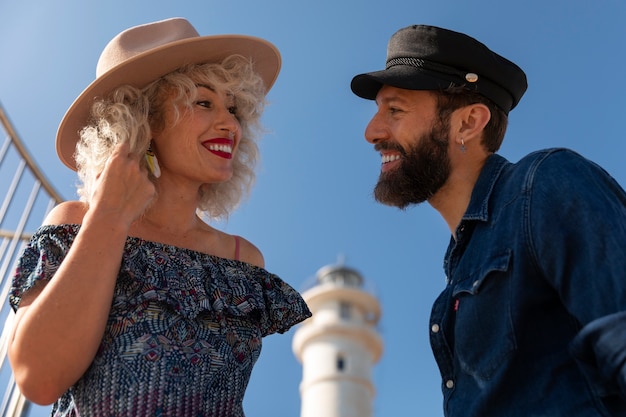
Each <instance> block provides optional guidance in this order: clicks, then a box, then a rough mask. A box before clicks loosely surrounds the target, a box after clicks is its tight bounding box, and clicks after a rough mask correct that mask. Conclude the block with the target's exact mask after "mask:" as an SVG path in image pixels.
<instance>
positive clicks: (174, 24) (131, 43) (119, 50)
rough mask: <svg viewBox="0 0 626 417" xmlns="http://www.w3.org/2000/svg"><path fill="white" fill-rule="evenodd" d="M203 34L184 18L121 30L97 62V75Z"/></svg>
mask: <svg viewBox="0 0 626 417" xmlns="http://www.w3.org/2000/svg"><path fill="white" fill-rule="evenodd" d="M199 36H200V35H199V34H198V32H197V31H196V29H195V28H194V27H193V26H192V25H191V23H189V22H188V21H187V20H186V19H183V18H172V19H166V20H161V21H159V22H154V23H148V24H145V25H139V26H135V27H132V28H130V29H127V30H125V31H123V32H121V33H119V34H118V35H117V36H116V37H114V38H113V39H111V41H110V42H109V43H108V44H107V46H105V48H104V50H103V51H102V54H100V59H99V60H98V65H97V66H96V77H100V76H101V75H102V74H104V73H106V72H107V71H109V70H111V69H113V68H115V67H116V66H118V65H120V64H122V63H123V62H125V61H127V60H129V59H131V58H133V57H135V56H137V55H140V54H142V53H144V52H147V51H150V50H153V49H155V48H159V47H161V46H163V45H167V44H170V43H173V42H176V41H180V40H183V39H189V38H196V37H199Z"/></svg>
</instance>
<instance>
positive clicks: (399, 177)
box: [374, 122, 450, 209]
mask: <svg viewBox="0 0 626 417" xmlns="http://www.w3.org/2000/svg"><path fill="white" fill-rule="evenodd" d="M449 131H450V129H449V123H447V122H439V123H436V124H435V126H433V128H432V129H431V130H430V132H428V133H425V134H423V135H422V136H421V137H420V138H419V139H417V140H416V141H415V143H413V144H412V145H411V147H410V148H409V149H408V151H405V150H404V149H403V148H402V147H400V146H399V145H394V144H387V143H385V142H382V143H380V144H379V145H377V146H376V149H377V150H381V149H394V150H397V151H398V152H400V154H401V155H402V158H401V159H400V165H399V166H398V167H397V168H395V169H393V170H391V171H388V172H381V174H380V177H379V179H378V184H376V187H375V188H374V198H375V199H376V201H378V202H379V203H382V204H386V205H388V206H395V207H399V208H400V209H404V208H406V207H408V206H409V205H411V204H420V203H423V202H424V201H427V200H428V199H430V198H431V197H432V196H433V195H435V193H436V192H437V191H439V189H441V187H442V186H443V185H444V184H445V183H446V181H447V180H448V177H449V175H450V159H449V158H448V132H449Z"/></svg>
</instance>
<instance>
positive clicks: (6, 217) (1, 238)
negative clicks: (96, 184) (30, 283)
mask: <svg viewBox="0 0 626 417" xmlns="http://www.w3.org/2000/svg"><path fill="white" fill-rule="evenodd" d="M0 135H1V136H0V141H3V142H2V144H1V145H0V199H1V200H2V202H1V203H0V280H1V281H0V291H1V293H0V322H4V327H3V330H2V334H1V335H0V383H1V384H3V385H5V384H6V387H5V390H4V395H3V396H2V402H1V403H0V415H2V416H4V417H20V416H24V415H25V413H26V412H27V410H28V408H29V403H28V401H27V400H26V399H25V398H24V396H23V395H21V393H20V392H19V390H18V388H17V386H16V385H15V380H14V379H13V373H12V371H11V368H10V365H9V363H8V360H7V347H8V337H9V334H8V333H9V330H10V327H11V321H12V320H13V316H14V314H13V311H12V310H11V308H10V306H9V304H8V301H7V298H8V295H9V290H10V287H11V277H12V275H13V267H14V266H15V261H16V259H17V257H18V256H19V254H20V252H21V251H22V249H23V247H24V245H25V244H26V243H27V242H28V240H29V239H30V236H31V234H32V232H33V231H34V230H35V229H36V228H37V227H38V226H39V225H40V224H41V221H42V220H43V219H44V217H45V215H46V214H47V213H48V212H49V211H50V210H51V209H52V207H54V206H55V205H56V204H58V203H60V202H61V201H63V199H62V198H61V195H60V194H59V193H58V192H57V191H56V190H55V189H54V188H53V187H52V185H51V184H50V182H49V181H48V180H47V179H46V177H45V176H44V174H43V172H42V171H41V170H40V169H39V167H38V166H37V164H35V162H34V160H33V159H32V157H31V156H30V154H29V153H28V151H27V149H26V147H25V146H24V143H23V142H22V141H21V140H20V138H19V137H18V135H17V133H16V131H15V129H14V128H13V126H12V125H11V122H10V121H9V118H8V116H7V115H6V113H5V111H4V109H3V107H2V105H0Z"/></svg>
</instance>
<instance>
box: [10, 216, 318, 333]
mask: <svg viewBox="0 0 626 417" xmlns="http://www.w3.org/2000/svg"><path fill="white" fill-rule="evenodd" d="M79 229H80V226H79V225H59V226H42V227H41V228H40V229H39V230H38V231H37V232H36V233H35V234H34V235H33V237H32V239H31V242H30V244H29V245H28V246H27V247H26V248H25V250H24V252H23V256H22V257H21V258H20V261H19V263H18V265H17V268H16V272H15V276H14V278H13V286H12V288H11V292H10V296H9V301H10V303H11V306H12V307H13V309H17V306H18V305H19V302H20V300H21V296H22V294H23V293H24V292H25V291H27V290H28V289H30V288H31V287H32V286H33V285H35V283H36V282H37V281H40V280H44V281H48V280H50V279H52V277H53V276H54V274H55V273H56V271H57V269H58V268H59V266H60V264H61V262H62V261H63V259H64V258H65V256H66V254H67V252H68V251H69V248H70V247H71V245H72V243H73V241H74V238H75V237H76V234H77V233H78V230H79ZM154 300H157V301H160V302H164V303H166V304H168V305H170V306H171V308H173V309H174V310H175V311H176V312H178V313H179V314H180V315H182V316H184V317H186V318H188V319H194V318H196V317H197V316H198V315H200V314H201V313H202V312H205V311H206V312H215V313H221V314H226V315H229V316H234V317H243V316H258V319H259V320H260V324H261V331H262V334H263V335H264V336H265V335H268V334H272V333H275V332H278V333H284V332H285V331H287V330H289V328H290V327H292V326H293V325H294V324H296V323H299V322H301V321H302V320H304V319H306V318H307V317H309V316H310V315H311V313H310V311H309V309H308V307H307V306H306V303H305V302H304V300H302V297H301V296H300V294H299V293H298V292H297V291H296V290H294V289H293V288H292V287H291V286H290V285H289V284H287V283H286V282H284V281H283V280H282V279H280V278H279V277H278V276H276V275H275V274H272V273H270V272H268V271H267V270H265V269H264V268H260V267H257V266H255V265H251V264H248V263H245V262H241V261H236V260H231V259H225V258H220V257H216V256H213V255H208V254H205V253H201V252H197V251H193V250H190V249H185V248H180V247H176V246H171V245H166V244H162V243H158V242H151V241H145V240H142V239H139V238H135V237H129V238H127V240H126V246H125V250H124V256H123V259H122V265H121V268H120V274H119V277H118V281H117V285H116V289H115V294H114V307H115V304H118V303H122V304H127V303H129V302H130V303H133V304H136V303H141V302H146V301H154Z"/></svg>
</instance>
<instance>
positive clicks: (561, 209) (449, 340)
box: [430, 149, 626, 417]
mask: <svg viewBox="0 0 626 417" xmlns="http://www.w3.org/2000/svg"><path fill="white" fill-rule="evenodd" d="M444 269H445V273H446V277H447V284H446V288H445V290H444V291H443V292H442V294H441V295H440V296H439V297H438V298H437V300H436V301H435V303H434V306H433V309H432V315H431V320H430V341H431V346H432V349H433V352H434V355H435V359H436V360H437V364H438V366H439V369H440V372H441V377H442V391H443V400H444V413H445V415H446V416H450V417H457V416H458V417H490V416H497V417H517V416H519V417H533V416H550V417H554V416H577V417H587V416H626V194H625V193H624V190H623V189H622V188H621V187H620V185H619V184H618V183H617V182H616V181H615V180H614V179H613V178H611V177H610V176H609V175H608V174H607V173H606V172H605V171H604V170H603V169H602V168H600V167H599V166H598V165H596V164H594V163H592V162H590V161H588V160H586V159H584V158H583V157H581V156H580V155H578V154H576V153H574V152H572V151H570V150H566V149H549V150H544V151H539V152H535V153H532V154H530V155H528V156H527V157H525V158H523V159H522V160H521V161H520V162H518V163H516V164H512V163H510V162H508V161H507V160H506V159H504V158H503V157H501V156H499V155H493V156H491V157H489V158H488V160H487V162H486V165H485V166H484V168H483V170H482V172H481V174H480V177H479V179H478V181H477V183H476V186H475V188H474V190H473V193H472V197H471V201H470V204H469V206H468V209H467V211H466V213H465V215H464V216H463V219H462V221H461V222H460V224H459V226H458V228H457V230H456V240H455V239H451V241H450V245H449V247H448V250H447V253H446V256H445V260H444Z"/></svg>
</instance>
